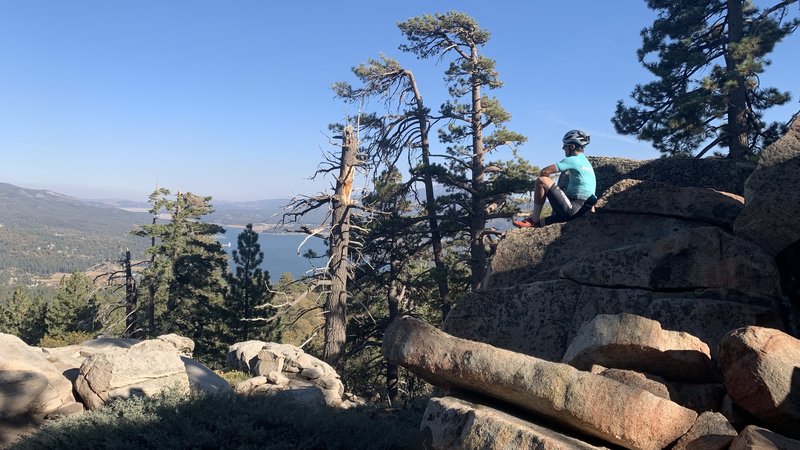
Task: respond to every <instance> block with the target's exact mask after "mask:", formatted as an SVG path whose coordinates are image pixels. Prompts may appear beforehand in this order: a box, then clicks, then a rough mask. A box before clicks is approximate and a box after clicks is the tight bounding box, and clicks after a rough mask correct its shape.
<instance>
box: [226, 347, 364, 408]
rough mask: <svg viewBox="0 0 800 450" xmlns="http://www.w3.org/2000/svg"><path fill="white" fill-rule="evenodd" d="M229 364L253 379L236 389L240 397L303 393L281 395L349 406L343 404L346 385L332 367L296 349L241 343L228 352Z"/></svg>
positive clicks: (306, 400) (338, 405) (330, 404)
mask: <svg viewBox="0 0 800 450" xmlns="http://www.w3.org/2000/svg"><path fill="white" fill-rule="evenodd" d="M226 360H227V362H228V363H229V364H231V366H230V367H231V368H234V369H237V370H241V371H245V370H246V371H247V372H248V373H250V374H251V375H254V377H253V378H251V379H249V380H245V381H243V382H241V383H239V384H237V385H236V386H235V387H234V391H236V392H237V393H240V394H277V393H281V392H283V391H289V390H299V391H302V392H296V393H291V394H281V395H286V396H294V397H296V399H300V400H302V401H303V402H314V401H316V400H318V399H322V400H323V401H324V403H325V404H327V405H328V406H337V407H349V406H350V404H349V403H348V402H345V401H343V398H342V396H343V395H344V384H343V383H342V381H341V379H340V377H339V375H338V374H337V373H336V371H335V370H334V369H333V367H331V366H330V365H329V364H327V363H325V362H324V361H321V360H319V359H317V358H315V357H313V356H311V355H309V354H307V353H305V352H304V351H303V350H302V349H301V348H299V347H296V346H294V345H290V344H279V343H275V342H263V341H246V342H239V343H236V344H233V345H231V346H230V347H229V348H228V356H227V358H226ZM315 390H318V391H319V392H318V393H317V392H316V391H315ZM317 394H321V395H317Z"/></svg>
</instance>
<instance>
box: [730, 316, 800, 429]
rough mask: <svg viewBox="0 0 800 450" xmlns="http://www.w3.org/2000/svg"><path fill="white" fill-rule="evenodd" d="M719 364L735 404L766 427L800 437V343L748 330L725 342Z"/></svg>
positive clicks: (763, 330) (775, 332)
mask: <svg viewBox="0 0 800 450" xmlns="http://www.w3.org/2000/svg"><path fill="white" fill-rule="evenodd" d="M719 364H720V366H721V367H722V374H723V376H724V379H725V387H726V388H727V390H728V395H730V397H731V398H732V399H733V401H734V402H735V403H736V404H737V405H738V406H740V407H741V408H742V409H744V410H745V411H747V412H749V413H750V414H752V415H754V416H755V417H757V418H759V419H760V420H762V421H763V422H764V424H765V425H766V426H768V427H769V428H770V429H773V430H775V431H777V432H779V433H782V434H785V435H787V436H790V437H800V340H798V339H796V338H794V337H792V336H789V335H788V334H786V333H784V332H782V331H779V330H772V329H769V328H761V327H745V328H739V329H737V330H733V331H731V332H730V334H728V335H727V336H725V338H723V340H722V343H721V344H720V349H719Z"/></svg>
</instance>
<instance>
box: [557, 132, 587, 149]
mask: <svg viewBox="0 0 800 450" xmlns="http://www.w3.org/2000/svg"><path fill="white" fill-rule="evenodd" d="M561 141H562V142H563V143H564V145H567V144H573V145H576V146H578V147H581V148H583V147H586V146H587V145H589V135H588V134H586V133H584V132H583V131H581V130H569V131H567V134H565V135H564V138H563V139H561Z"/></svg>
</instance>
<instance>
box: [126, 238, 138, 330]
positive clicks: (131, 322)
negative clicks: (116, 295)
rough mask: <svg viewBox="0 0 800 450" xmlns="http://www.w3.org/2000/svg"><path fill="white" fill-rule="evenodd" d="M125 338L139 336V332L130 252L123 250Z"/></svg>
mask: <svg viewBox="0 0 800 450" xmlns="http://www.w3.org/2000/svg"><path fill="white" fill-rule="evenodd" d="M123 264H124V266H125V333H124V335H125V336H134V337H136V336H139V334H140V332H141V330H140V329H139V323H138V321H137V320H136V284H135V282H134V280H133V271H132V269H131V251H130V250H125V261H124V263H123Z"/></svg>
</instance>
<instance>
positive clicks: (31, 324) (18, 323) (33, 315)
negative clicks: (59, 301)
mask: <svg viewBox="0 0 800 450" xmlns="http://www.w3.org/2000/svg"><path fill="white" fill-rule="evenodd" d="M0 332H2V333H8V334H13V335H14V336H17V337H19V338H20V339H22V340H23V341H25V342H26V343H28V344H30V345H35V344H36V343H37V342H39V340H40V339H41V338H42V337H43V336H44V333H45V323H44V308H43V302H41V301H40V300H39V299H36V298H32V297H30V296H29V295H28V294H27V293H26V292H25V290H23V289H22V288H20V287H18V288H16V289H15V290H14V292H13V294H12V295H11V299H10V300H9V301H8V302H7V303H6V304H5V305H4V306H3V308H2V310H0Z"/></svg>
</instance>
